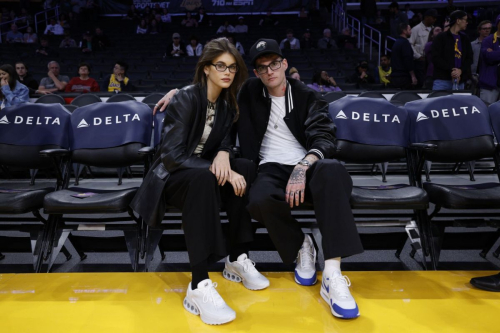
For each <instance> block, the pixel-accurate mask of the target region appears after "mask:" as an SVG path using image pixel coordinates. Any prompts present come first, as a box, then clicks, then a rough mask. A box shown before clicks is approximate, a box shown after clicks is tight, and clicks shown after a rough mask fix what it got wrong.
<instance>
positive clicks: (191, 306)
mask: <svg viewBox="0 0 500 333" xmlns="http://www.w3.org/2000/svg"><path fill="white" fill-rule="evenodd" d="M182 305H183V306H184V309H186V310H187V311H188V312H189V313H192V314H194V315H195V316H200V318H201V321H202V322H204V323H205V324H207V325H223V324H227V323H229V322H232V321H233V320H235V319H236V316H235V317H234V318H232V319H229V320H226V321H212V320H209V319H207V318H204V317H203V314H202V313H201V311H200V309H199V307H198V305H196V302H194V301H190V300H189V299H188V298H187V296H186V297H184V302H182Z"/></svg>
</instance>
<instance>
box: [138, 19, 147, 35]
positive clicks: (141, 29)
mask: <svg viewBox="0 0 500 333" xmlns="http://www.w3.org/2000/svg"><path fill="white" fill-rule="evenodd" d="M148 28H149V27H148V25H147V24H146V20H145V19H142V20H141V21H140V22H139V25H138V26H137V29H136V31H135V33H136V34H138V35H145V34H147V33H148Z"/></svg>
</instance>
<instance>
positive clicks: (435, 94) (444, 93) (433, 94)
mask: <svg viewBox="0 0 500 333" xmlns="http://www.w3.org/2000/svg"><path fill="white" fill-rule="evenodd" d="M449 95H453V93H452V92H451V91H446V90H435V91H433V92H431V93H430V94H429V95H427V98H434V97H441V96H449Z"/></svg>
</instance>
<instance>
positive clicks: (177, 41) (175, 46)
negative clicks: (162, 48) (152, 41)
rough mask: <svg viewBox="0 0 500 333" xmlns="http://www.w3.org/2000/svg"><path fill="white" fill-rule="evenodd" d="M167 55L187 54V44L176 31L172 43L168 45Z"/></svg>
mask: <svg viewBox="0 0 500 333" xmlns="http://www.w3.org/2000/svg"><path fill="white" fill-rule="evenodd" d="M166 55H167V56H169V57H184V56H185V55H186V46H185V45H184V43H183V42H182V41H181V35H179V33H177V32H175V33H174V34H173V35H172V43H170V44H168V45H167V52H166Z"/></svg>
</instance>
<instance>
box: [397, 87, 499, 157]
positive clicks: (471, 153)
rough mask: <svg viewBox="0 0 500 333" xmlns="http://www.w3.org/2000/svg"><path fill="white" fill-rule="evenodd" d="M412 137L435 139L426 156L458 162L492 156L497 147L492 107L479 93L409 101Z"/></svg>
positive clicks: (421, 140) (415, 140)
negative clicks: (492, 125)
mask: <svg viewBox="0 0 500 333" xmlns="http://www.w3.org/2000/svg"><path fill="white" fill-rule="evenodd" d="M405 109H406V110H407V111H408V114H409V116H410V141H411V142H412V143H432V144H435V145H436V146H437V149H436V150H435V151H428V152H426V155H425V158H426V160H429V161H433V162H445V163H457V162H466V161H473V160H477V159H481V158H485V157H491V156H492V155H493V153H494V150H495V145H494V142H493V132H492V129H491V122H490V116H489V112H488V108H487V107H486V105H485V104H484V102H483V101H482V100H481V99H479V98H478V97H477V96H472V95H468V96H466V95H451V96H442V97H436V98H426V99H421V100H418V101H413V102H408V103H406V104H405Z"/></svg>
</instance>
